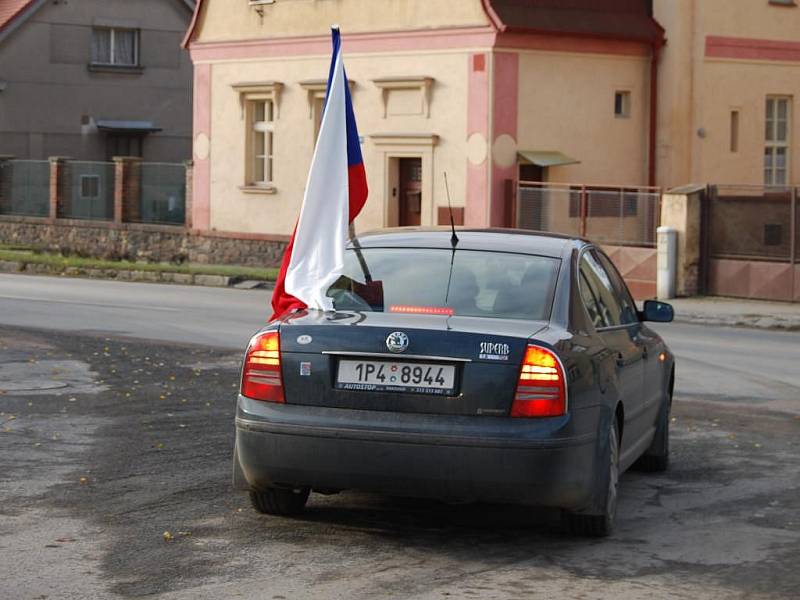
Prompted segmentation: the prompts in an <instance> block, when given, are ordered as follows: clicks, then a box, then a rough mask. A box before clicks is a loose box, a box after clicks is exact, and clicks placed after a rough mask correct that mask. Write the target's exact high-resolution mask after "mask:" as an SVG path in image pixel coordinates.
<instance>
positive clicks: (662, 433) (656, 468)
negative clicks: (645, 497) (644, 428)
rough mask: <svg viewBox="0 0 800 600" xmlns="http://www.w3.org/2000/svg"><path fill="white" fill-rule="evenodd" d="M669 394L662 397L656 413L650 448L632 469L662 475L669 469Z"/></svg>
mask: <svg viewBox="0 0 800 600" xmlns="http://www.w3.org/2000/svg"><path fill="white" fill-rule="evenodd" d="M671 400H672V398H671V395H670V394H669V393H667V394H665V395H664V402H663V404H662V406H661V410H660V411H659V413H658V422H657V423H656V433H655V435H654V436H653V441H652V443H651V444H650V447H649V448H648V449H647V450H646V451H645V453H644V454H642V456H641V457H639V460H637V461H636V463H635V464H634V467H635V468H636V469H638V470H640V471H646V472H648V473H663V472H664V471H666V470H667V468H668V467H669V413H670V407H671V405H672V402H671Z"/></svg>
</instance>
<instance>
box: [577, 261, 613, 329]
mask: <svg viewBox="0 0 800 600" xmlns="http://www.w3.org/2000/svg"><path fill="white" fill-rule="evenodd" d="M580 273H581V282H580V283H579V285H581V286H584V285H585V286H586V288H587V289H586V290H585V291H584V290H583V289H582V290H581V296H582V297H584V295H585V294H591V295H592V296H593V298H594V300H595V303H596V307H597V315H596V316H592V313H591V309H590V308H589V307H588V306H587V310H589V316H590V317H592V320H593V322H594V324H595V327H613V326H615V325H620V324H621V323H622V321H621V319H620V316H621V313H622V306H621V305H620V303H619V300H618V299H617V293H616V292H615V291H614V286H613V284H612V283H611V279H610V278H609V276H608V273H606V271H605V270H604V269H603V267H602V265H601V264H600V263H599V262H598V260H597V257H595V256H594V255H593V254H592V253H591V252H584V253H583V256H582V257H581V264H580Z"/></svg>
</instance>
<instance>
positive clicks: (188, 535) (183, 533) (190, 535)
mask: <svg viewBox="0 0 800 600" xmlns="http://www.w3.org/2000/svg"><path fill="white" fill-rule="evenodd" d="M178 535H179V536H181V537H192V532H191V531H179V532H178Z"/></svg>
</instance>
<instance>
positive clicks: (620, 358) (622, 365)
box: [617, 352, 625, 367]
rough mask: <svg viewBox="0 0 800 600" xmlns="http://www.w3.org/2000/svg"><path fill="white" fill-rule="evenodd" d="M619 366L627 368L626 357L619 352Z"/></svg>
mask: <svg viewBox="0 0 800 600" xmlns="http://www.w3.org/2000/svg"><path fill="white" fill-rule="evenodd" d="M617 366H618V367H624V366H625V356H624V355H623V354H622V352H617Z"/></svg>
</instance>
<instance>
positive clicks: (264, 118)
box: [247, 100, 274, 187]
mask: <svg viewBox="0 0 800 600" xmlns="http://www.w3.org/2000/svg"><path fill="white" fill-rule="evenodd" d="M273 108H274V107H273V102H272V100H248V101H247V113H248V123H249V130H250V131H249V137H250V148H249V157H248V159H247V162H248V164H249V165H250V170H249V177H248V181H247V184H248V185H254V186H264V187H267V186H271V185H272V150H273V131H274V129H273V123H274V121H273Z"/></svg>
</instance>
